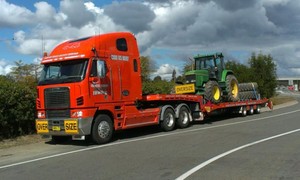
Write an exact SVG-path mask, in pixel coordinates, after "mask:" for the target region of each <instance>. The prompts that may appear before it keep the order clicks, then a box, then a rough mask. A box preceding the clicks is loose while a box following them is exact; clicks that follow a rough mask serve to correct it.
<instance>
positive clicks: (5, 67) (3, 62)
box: [0, 59, 13, 75]
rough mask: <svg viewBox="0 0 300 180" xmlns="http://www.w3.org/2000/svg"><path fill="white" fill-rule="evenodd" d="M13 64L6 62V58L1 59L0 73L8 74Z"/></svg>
mask: <svg viewBox="0 0 300 180" xmlns="http://www.w3.org/2000/svg"><path fill="white" fill-rule="evenodd" d="M12 67H13V65H10V64H8V63H7V62H6V60H4V59H1V60H0V75H6V74H8V73H10V72H11V68H12Z"/></svg>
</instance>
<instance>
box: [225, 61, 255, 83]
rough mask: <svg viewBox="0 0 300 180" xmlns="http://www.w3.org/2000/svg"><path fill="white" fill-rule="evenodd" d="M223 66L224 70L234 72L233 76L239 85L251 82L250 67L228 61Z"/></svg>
mask: <svg viewBox="0 0 300 180" xmlns="http://www.w3.org/2000/svg"><path fill="white" fill-rule="evenodd" d="M225 66H226V69H230V70H232V71H233V72H234V75H235V77H236V78H237V79H238V81H239V83H245V82H253V80H252V79H251V76H250V74H251V70H250V67H248V66H246V65H244V64H240V63H237V62H235V61H228V62H226V63H225Z"/></svg>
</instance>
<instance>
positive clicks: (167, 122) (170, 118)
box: [160, 108, 175, 131]
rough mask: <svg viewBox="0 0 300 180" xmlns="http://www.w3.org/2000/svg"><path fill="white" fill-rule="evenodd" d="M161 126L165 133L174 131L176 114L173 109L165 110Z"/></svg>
mask: <svg viewBox="0 0 300 180" xmlns="http://www.w3.org/2000/svg"><path fill="white" fill-rule="evenodd" d="M160 126H161V128H162V130H164V131H172V130H173V129H174V128H175V112H174V111H173V109H171V108H167V109H166V110H165V112H164V114H163V120H162V121H161V122H160Z"/></svg>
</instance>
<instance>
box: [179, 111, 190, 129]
mask: <svg viewBox="0 0 300 180" xmlns="http://www.w3.org/2000/svg"><path fill="white" fill-rule="evenodd" d="M176 125H177V126H178V127H179V128H187V127H188V126H189V125H190V112H189V110H188V108H186V107H185V106H182V107H181V108H180V110H179V116H178V119H177V121H176Z"/></svg>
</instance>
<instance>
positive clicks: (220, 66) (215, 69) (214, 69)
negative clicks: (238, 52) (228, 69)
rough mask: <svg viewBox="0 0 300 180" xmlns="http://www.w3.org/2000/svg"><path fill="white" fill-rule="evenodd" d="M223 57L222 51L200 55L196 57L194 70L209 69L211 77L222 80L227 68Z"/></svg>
mask: <svg viewBox="0 0 300 180" xmlns="http://www.w3.org/2000/svg"><path fill="white" fill-rule="evenodd" d="M223 57H224V56H223V54H222V53H216V54H213V55H205V56H199V55H198V56H196V57H194V60H195V65H194V70H196V71H198V70H206V71H208V76H209V79H216V80H217V81H221V77H222V72H223V70H224V69H225V65H224V60H223Z"/></svg>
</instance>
